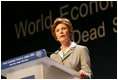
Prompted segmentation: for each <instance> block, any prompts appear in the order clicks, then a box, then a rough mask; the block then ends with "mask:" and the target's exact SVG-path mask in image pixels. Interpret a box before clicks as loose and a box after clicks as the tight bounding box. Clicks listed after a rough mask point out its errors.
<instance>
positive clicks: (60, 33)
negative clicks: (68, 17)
mask: <svg viewBox="0 0 118 80" xmlns="http://www.w3.org/2000/svg"><path fill="white" fill-rule="evenodd" d="M67 27H68V26H67V25H65V24H63V23H60V24H58V25H57V26H56V28H55V34H56V37H57V40H58V41H59V42H60V43H63V42H66V41H70V33H69V30H68V28H67Z"/></svg>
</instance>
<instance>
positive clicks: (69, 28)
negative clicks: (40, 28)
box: [51, 18, 73, 41]
mask: <svg viewBox="0 0 118 80" xmlns="http://www.w3.org/2000/svg"><path fill="white" fill-rule="evenodd" d="M60 23H63V24H65V25H67V26H68V27H67V28H68V30H69V32H70V39H71V41H72V40H73V39H72V33H73V26H72V24H71V22H70V20H69V19H66V18H56V19H55V21H54V24H53V25H52V26H51V33H52V36H53V37H54V38H55V40H57V37H56V34H55V28H56V26H57V25H58V24H60Z"/></svg>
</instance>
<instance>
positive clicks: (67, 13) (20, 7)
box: [1, 1, 117, 79]
mask: <svg viewBox="0 0 118 80" xmlns="http://www.w3.org/2000/svg"><path fill="white" fill-rule="evenodd" d="M57 17H64V18H68V19H70V21H71V22H72V24H73V29H74V34H73V36H74V37H73V39H74V41H75V42H76V43H77V44H79V45H84V46H87V47H88V49H89V51H90V58H91V67H92V71H93V75H94V76H93V78H97V79H98V78H105V79H108V78H117V2H116V1H104V2H103V1H97V2H89V1H86V2H82V1H55V2H53V1H50V2H47V1H45V2H42V1H38V2H36V1H35V2H33V1H31V2H24V1H23V2H21V1H20V2H18V1H17V2H13V1H12V2H10V1H9V2H6V1H2V2H1V44H2V46H1V61H4V60H8V59H11V58H14V57H17V56H21V55H24V54H27V53H29V52H33V51H36V50H40V49H46V51H47V55H48V56H50V55H51V54H52V52H54V51H56V50H57V49H58V48H59V47H60V44H59V43H58V42H56V41H55V40H54V38H53V37H52V35H51V30H50V27H51V25H52V24H53V21H54V20H55V18H57ZM2 78H3V77H2Z"/></svg>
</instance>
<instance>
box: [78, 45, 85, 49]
mask: <svg viewBox="0 0 118 80" xmlns="http://www.w3.org/2000/svg"><path fill="white" fill-rule="evenodd" d="M76 48H79V49H86V48H87V46H83V45H77V46H76Z"/></svg>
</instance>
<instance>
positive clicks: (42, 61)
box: [1, 49, 79, 79]
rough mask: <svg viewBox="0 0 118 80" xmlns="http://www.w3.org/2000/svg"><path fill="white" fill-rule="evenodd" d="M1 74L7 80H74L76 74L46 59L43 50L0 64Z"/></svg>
mask: <svg viewBox="0 0 118 80" xmlns="http://www.w3.org/2000/svg"><path fill="white" fill-rule="evenodd" d="M1 69H2V70H1V74H2V76H4V77H6V78H7V79H75V78H77V76H79V75H78V73H77V72H76V71H75V70H72V69H70V68H68V67H65V66H63V65H62V64H60V63H58V62H56V61H54V60H52V59H50V58H49V57H47V54H46V51H45V49H41V50H38V51H35V52H31V53H28V54H25V55H22V56H19V57H16V58H12V59H9V60H6V61H3V62H2V63H1Z"/></svg>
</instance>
